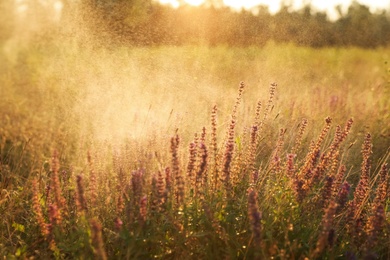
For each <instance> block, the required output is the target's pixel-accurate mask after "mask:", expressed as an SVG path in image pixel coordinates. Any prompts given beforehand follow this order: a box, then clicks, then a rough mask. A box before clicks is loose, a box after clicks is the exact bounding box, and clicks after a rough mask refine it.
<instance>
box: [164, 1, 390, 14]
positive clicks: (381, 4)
mask: <svg viewBox="0 0 390 260" xmlns="http://www.w3.org/2000/svg"><path fill="white" fill-rule="evenodd" d="M159 1H160V2H161V3H169V4H172V5H173V6H177V5H178V1H177V0H159ZM184 1H185V2H187V3H189V4H193V5H199V4H201V3H202V2H203V1H204V0H184ZM290 1H291V2H292V3H293V6H294V7H296V8H300V7H301V6H302V4H303V3H307V2H310V3H311V4H312V6H314V7H315V8H317V9H318V10H321V11H325V10H326V11H327V13H328V15H329V16H330V17H331V18H335V16H336V14H337V13H336V11H335V10H334V8H333V7H334V6H336V5H341V6H342V7H343V10H344V11H345V10H347V7H348V6H349V5H350V4H351V2H352V0H311V1H308V0H290ZM223 2H224V3H225V4H226V5H229V6H232V7H234V8H242V7H244V8H250V7H253V6H256V5H260V4H261V5H266V6H268V7H269V10H270V11H271V12H272V13H275V12H277V11H278V9H279V6H280V3H281V2H282V0H223ZM357 2H359V3H361V4H364V5H367V6H369V7H370V9H371V11H375V10H378V9H388V10H389V9H390V1H389V0H358V1H357Z"/></svg>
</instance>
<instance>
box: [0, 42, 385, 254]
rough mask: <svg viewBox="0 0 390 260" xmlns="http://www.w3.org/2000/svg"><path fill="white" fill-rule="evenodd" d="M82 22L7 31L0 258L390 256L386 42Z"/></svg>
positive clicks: (0, 100)
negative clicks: (172, 42) (153, 42)
mask: <svg viewBox="0 0 390 260" xmlns="http://www.w3.org/2000/svg"><path fill="white" fill-rule="evenodd" d="M46 36H47V35H46ZM83 37H85V35H83V34H81V35H75V37H72V38H64V37H63V35H62V36H61V37H60V35H52V37H44V38H41V37H39V35H33V34H32V35H31V37H29V38H28V39H24V40H26V42H27V43H26V42H24V41H16V42H17V43H18V44H14V45H7V44H6V43H4V44H3V46H2V47H4V48H3V49H2V51H1V52H0V56H1V57H0V58H1V59H2V60H4V62H2V63H1V64H0V90H1V95H0V111H1V112H0V216H1V217H2V221H1V222H0V255H2V256H4V257H5V258H6V259H7V258H9V259H14V258H36V259H47V258H58V259H95V258H96V259H154V258H156V259H180V258H182V259H271V258H274V259H305V258H308V259H339V258H341V259H345V258H347V259H362V258H367V259H388V258H389V257H390V243H389V241H390V239H389V232H390V214H389V213H390V208H389V206H390V204H389V202H390V200H389V185H390V183H389V179H390V174H389V166H388V163H389V156H390V155H389V147H390V110H389V108H390V93H389V87H390V85H389V84H390V66H389V64H388V62H389V61H390V56H389V53H390V52H389V49H388V48H386V47H380V48H376V49H361V48H333V47H327V48H321V49H312V48H309V47H304V46H297V45H295V44H293V43H275V42H274V41H269V42H268V43H267V44H265V45H264V46H247V47H231V46H230V47H228V46H224V45H219V46H214V47H210V46H209V45H185V46H148V47H142V46H139V47H134V46H133V47H129V46H115V47H112V48H107V46H103V47H102V46H101V45H98V46H96V45H94V44H91V42H88V41H85V38H83Z"/></svg>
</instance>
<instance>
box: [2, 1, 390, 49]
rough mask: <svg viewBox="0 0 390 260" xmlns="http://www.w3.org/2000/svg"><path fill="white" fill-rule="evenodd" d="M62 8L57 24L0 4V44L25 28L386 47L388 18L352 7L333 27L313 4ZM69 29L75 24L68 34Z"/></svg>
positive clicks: (126, 37) (117, 39) (106, 36)
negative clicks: (234, 7) (271, 9)
mask: <svg viewBox="0 0 390 260" xmlns="http://www.w3.org/2000/svg"><path fill="white" fill-rule="evenodd" d="M61 2H62V4H63V6H62V9H61V14H60V19H56V18H55V16H54V15H53V13H55V12H54V11H53V10H54V9H55V8H53V6H50V5H48V4H42V2H41V1H38V0H31V1H28V2H26V3H27V5H26V4H24V5H26V6H27V9H26V6H24V7H23V8H25V10H27V11H24V12H20V11H15V10H18V8H19V9H20V6H18V2H15V1H13V0H3V1H1V4H0V32H1V34H0V45H2V43H4V42H5V41H6V40H7V39H9V38H10V37H12V33H13V32H15V31H19V32H23V34H24V33H25V32H24V31H25V30H24V31H23V30H22V29H21V28H28V29H29V30H30V31H31V30H34V33H36V32H38V33H46V35H47V34H49V35H50V34H51V35H54V34H52V32H53V28H54V30H58V29H59V30H60V31H61V33H67V34H69V35H70V36H72V37H73V35H74V33H75V31H82V32H83V34H85V35H88V37H92V39H94V40H98V41H94V42H98V43H101V44H108V45H112V46H115V45H118V44H119V45H138V46H139V45H141V46H150V45H186V44H204V45H209V46H214V45H228V46H250V45H257V46H261V45H264V44H265V43H267V42H268V41H274V42H292V43H295V44H297V45H303V46H311V47H323V46H359V47H363V48H375V47H379V46H386V45H389V43H390V14H389V12H388V11H385V10H383V11H381V12H377V13H372V12H370V10H369V8H368V7H367V6H365V5H362V4H359V3H357V2H353V3H352V4H351V5H350V7H349V8H348V10H347V12H341V10H340V8H338V9H337V8H336V9H337V10H338V11H339V15H340V16H339V19H338V20H336V21H332V20H330V19H329V17H328V16H327V15H326V13H324V12H318V11H316V10H315V9H314V8H313V7H312V6H311V5H310V4H308V5H306V6H304V7H303V8H301V9H300V10H294V9H292V8H291V6H289V5H288V4H284V6H283V7H282V8H281V9H280V11H279V12H278V13H276V14H270V12H269V11H268V9H267V7H265V6H257V7H255V8H253V9H252V10H251V11H248V10H242V11H240V12H237V11H234V10H232V9H230V8H228V7H226V6H224V5H223V4H222V1H221V0H207V1H205V4H203V5H201V6H199V7H193V6H189V5H185V4H183V3H182V4H181V5H180V6H179V7H178V8H173V7H171V6H168V5H162V4H160V3H158V2H157V1H156V0H104V1H103V0H80V1H73V0H61ZM182 2H183V1H182ZM19 4H20V3H19ZM15 14H16V15H15ZM21 19H22V20H21ZM37 24H41V25H42V24H43V25H44V26H36V25H37ZM69 24H72V26H73V27H72V26H71V27H72V29H70V30H69V26H67V25H69ZM75 25H76V26H75ZM15 28H16V30H15ZM47 28H50V29H49V30H47ZM64 28H68V30H64ZM72 30H73V31H72ZM47 31H49V33H47Z"/></svg>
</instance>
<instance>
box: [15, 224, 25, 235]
mask: <svg viewBox="0 0 390 260" xmlns="http://www.w3.org/2000/svg"><path fill="white" fill-rule="evenodd" d="M12 227H13V228H15V230H16V231H20V232H23V233H24V226H23V225H22V224H18V223H16V222H14V223H12Z"/></svg>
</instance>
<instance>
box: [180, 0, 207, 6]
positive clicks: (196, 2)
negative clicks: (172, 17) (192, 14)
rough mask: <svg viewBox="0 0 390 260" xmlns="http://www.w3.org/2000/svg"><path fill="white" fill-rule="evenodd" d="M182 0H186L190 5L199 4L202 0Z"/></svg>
mask: <svg viewBox="0 0 390 260" xmlns="http://www.w3.org/2000/svg"><path fill="white" fill-rule="evenodd" d="M184 2H186V3H187V4H190V5H195V6H198V5H201V4H202V3H203V2H204V1H203V0H184Z"/></svg>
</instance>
